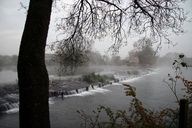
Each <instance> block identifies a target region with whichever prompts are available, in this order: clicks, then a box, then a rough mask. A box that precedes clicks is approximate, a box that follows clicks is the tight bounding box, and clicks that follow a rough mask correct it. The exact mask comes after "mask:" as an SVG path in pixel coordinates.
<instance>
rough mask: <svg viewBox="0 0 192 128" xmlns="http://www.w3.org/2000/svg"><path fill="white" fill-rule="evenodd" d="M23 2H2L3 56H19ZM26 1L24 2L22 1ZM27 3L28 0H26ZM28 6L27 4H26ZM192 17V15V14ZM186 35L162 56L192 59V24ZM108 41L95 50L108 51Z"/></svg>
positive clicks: (188, 6) (189, 3)
mask: <svg viewBox="0 0 192 128" xmlns="http://www.w3.org/2000/svg"><path fill="white" fill-rule="evenodd" d="M20 1H21V0H11V1H9V0H0V54H1V55H13V54H16V55H17V54H18V51H19V44H20V40H21V36H22V32H23V28H24V23H25V18H26V14H25V11H24V10H20V4H19V2H20ZM22 1H24V0H22ZM25 1H26V0H25ZM26 4H27V3H26ZM191 7H192V1H191V0H188V1H187V2H186V4H185V8H186V9H187V10H188V11H192V10H190V9H192V8H191ZM190 16H191V17H192V15H191V14H190ZM53 17H54V15H52V20H51V26H50V31H49V35H48V42H51V41H54V39H55V30H54V18H53ZM184 29H185V31H186V33H184V34H182V35H180V36H176V35H173V34H172V35H171V39H172V41H173V42H175V43H178V45H177V46H175V47H171V46H170V47H169V46H167V45H162V46H163V48H162V50H161V51H160V54H161V55H164V54H166V53H167V52H180V53H181V52H182V53H184V54H186V55H187V56H190V57H192V23H186V24H185V25H184ZM136 39H137V38H136V37H131V38H129V41H128V44H127V46H126V47H123V48H121V49H120V53H119V54H120V55H121V56H122V57H125V56H126V55H127V53H128V51H129V50H131V49H132V43H133V42H134V41H136ZM110 44H111V43H110V42H109V41H108V39H103V40H100V41H97V43H96V44H94V48H93V49H94V50H95V51H100V52H101V53H102V54H104V53H105V51H107V49H108V47H109V46H110Z"/></svg>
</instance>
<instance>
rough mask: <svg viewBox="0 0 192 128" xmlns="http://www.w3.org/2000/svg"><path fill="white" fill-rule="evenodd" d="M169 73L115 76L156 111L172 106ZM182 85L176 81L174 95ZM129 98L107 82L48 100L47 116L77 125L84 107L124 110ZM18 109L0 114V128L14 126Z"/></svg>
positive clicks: (63, 126)
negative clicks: (100, 85) (80, 111)
mask: <svg viewBox="0 0 192 128" xmlns="http://www.w3.org/2000/svg"><path fill="white" fill-rule="evenodd" d="M170 72H172V71H171V69H168V68H158V69H154V70H149V71H148V72H145V73H139V75H138V74H137V73H135V75H132V76H131V77H128V76H129V73H125V72H118V73H115V77H117V78H119V79H120V80H121V82H120V83H128V84H130V85H132V86H134V87H136V93H137V96H138V97H139V99H140V100H142V101H143V103H144V105H145V106H146V107H148V108H151V109H153V110H159V109H161V108H165V107H172V108H173V107H176V105H177V104H176V103H175V97H174V96H173V95H172V93H171V92H170V90H169V88H168V87H167V86H166V84H165V83H164V82H163V79H164V78H166V77H167V74H168V73H170ZM191 72H192V71H191V70H187V71H186V72H185V74H186V75H187V76H188V77H189V78H188V79H192V78H191V77H192V73H191ZM181 88H182V84H181V83H179V84H178V88H177V89H178V95H179V96H181V95H182V92H181V91H179V90H180V89H181ZM130 99H131V98H130V97H127V96H125V93H124V86H123V85H122V84H119V83H114V84H112V85H107V86H105V87H102V88H95V89H91V90H89V91H81V92H80V93H78V94H72V95H69V96H66V97H65V98H64V100H62V99H61V98H52V99H50V118H51V126H52V128H79V127H80V126H81V123H83V122H82V120H81V118H80V115H79V114H78V113H77V112H76V111H77V110H84V111H85V112H86V113H87V114H88V115H92V114H93V113H92V111H93V110H95V109H96V108H97V107H98V106H99V105H104V106H108V107H111V108H112V109H115V110H117V109H124V110H126V109H127V108H128V106H129V102H130ZM14 111H18V110H14V109H12V110H9V111H8V113H11V114H3V115H0V128H18V127H19V126H18V122H19V120H18V112H16V113H13V112H14Z"/></svg>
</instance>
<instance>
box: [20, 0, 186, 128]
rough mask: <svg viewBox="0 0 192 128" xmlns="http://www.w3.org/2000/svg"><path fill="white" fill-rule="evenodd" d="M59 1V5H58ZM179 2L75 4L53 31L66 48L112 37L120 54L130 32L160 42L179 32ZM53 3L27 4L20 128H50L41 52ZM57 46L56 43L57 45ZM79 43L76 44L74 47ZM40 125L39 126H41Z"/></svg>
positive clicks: (81, 0)
mask: <svg viewBox="0 0 192 128" xmlns="http://www.w3.org/2000/svg"><path fill="white" fill-rule="evenodd" d="M60 1H61V0H60ZM181 2H182V0H129V1H125V0H76V1H75V2H74V3H72V4H71V5H70V8H68V10H67V12H68V14H67V15H65V17H63V18H61V19H60V22H59V24H58V25H57V28H58V30H60V31H62V33H63V39H62V42H63V43H64V44H65V43H74V42H75V43H84V39H88V40H91V39H94V38H102V37H105V36H107V35H110V36H111V37H112V39H113V40H114V45H113V46H112V48H114V50H115V51H116V50H118V48H119V47H120V46H121V45H122V43H123V42H126V41H127V40H126V38H127V35H129V34H130V33H132V32H137V33H139V34H146V35H150V36H152V37H154V38H155V39H159V41H160V42H162V39H166V40H167V41H168V42H169V39H168V38H167V30H168V29H170V30H172V31H173V32H174V33H179V32H182V31H183V30H182V24H183V22H184V21H185V19H186V17H185V14H184V10H183V9H182V8H181V7H180V3H181ZM52 3H53V0H30V4H29V9H28V12H27V19H26V23H25V27H24V32H23V36H22V39H21V45H20V51H19V59H18V80H19V81H18V83H19V93H20V127H21V128H26V127H27V128H34V127H35V128H49V127H50V124H49V107H48V89H49V88H48V87H49V78H48V74H47V70H46V67H45V60H44V59H45V46H46V39H47V33H48V29H49V22H50V15H51V11H52V10H51V9H52V5H53V4H52ZM58 41H59V40H58ZM76 41H77V42H76ZM39 120H41V121H39Z"/></svg>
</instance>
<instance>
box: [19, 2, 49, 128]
mask: <svg viewBox="0 0 192 128" xmlns="http://www.w3.org/2000/svg"><path fill="white" fill-rule="evenodd" d="M51 8H52V0H30V4H29V10H28V15H27V19H26V23H25V28H24V32H23V36H22V40H21V44H20V51H19V60H18V67H17V68H18V79H19V95H20V105H19V109H20V111H19V116H20V128H50V120H49V104H48V98H49V93H48V89H49V78H48V73H47V70H46V66H45V61H44V59H45V46H46V39H47V33H48V29H49V22H50V15H51Z"/></svg>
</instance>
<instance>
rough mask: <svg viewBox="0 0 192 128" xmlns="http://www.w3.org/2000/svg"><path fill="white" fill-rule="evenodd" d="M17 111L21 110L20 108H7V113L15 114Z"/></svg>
mask: <svg viewBox="0 0 192 128" xmlns="http://www.w3.org/2000/svg"><path fill="white" fill-rule="evenodd" d="M17 112H19V108H12V109H9V110H7V111H6V112H5V113H7V114H13V113H17Z"/></svg>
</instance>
